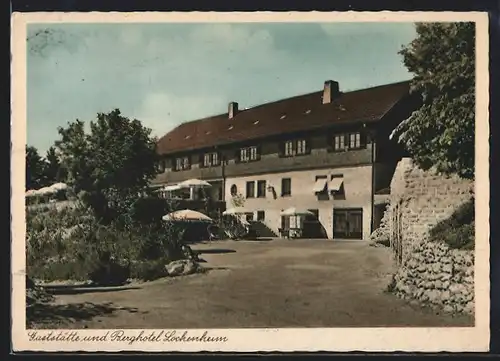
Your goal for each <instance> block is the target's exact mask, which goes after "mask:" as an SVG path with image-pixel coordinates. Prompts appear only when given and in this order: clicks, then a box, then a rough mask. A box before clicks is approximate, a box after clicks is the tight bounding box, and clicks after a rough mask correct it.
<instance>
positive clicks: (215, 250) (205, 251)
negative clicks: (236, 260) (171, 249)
mask: <svg viewBox="0 0 500 361" xmlns="http://www.w3.org/2000/svg"><path fill="white" fill-rule="evenodd" d="M235 252H236V251H235V250H234V249H227V248H212V249H197V250H196V253H198V254H221V253H235Z"/></svg>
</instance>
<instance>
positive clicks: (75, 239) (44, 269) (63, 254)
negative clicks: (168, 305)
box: [26, 204, 183, 283]
mask: <svg viewBox="0 0 500 361" xmlns="http://www.w3.org/2000/svg"><path fill="white" fill-rule="evenodd" d="M26 223H27V240H26V241H27V242H26V247H27V249H26V256H27V265H28V275H29V276H30V277H32V278H34V279H43V280H46V281H53V280H68V279H71V280H89V279H91V280H93V281H95V282H98V283H120V281H121V282H123V281H125V280H126V279H127V278H129V277H132V278H139V279H148V280H149V279H151V277H152V276H151V272H150V271H147V272H146V271H144V273H143V272H142V271H141V270H142V269H146V268H147V266H145V264H146V263H151V264H159V263H162V264H163V267H164V265H165V264H166V263H168V262H169V261H172V260H176V259H180V258H183V254H182V251H181V245H180V239H181V237H182V230H180V229H178V228H177V227H176V226H175V225H172V224H167V223H165V222H151V223H140V222H136V223H134V224H133V225H131V224H121V223H118V222H115V223H111V224H106V225H103V224H101V223H100V222H98V220H97V219H96V218H95V215H94V214H93V212H92V210H90V209H89V208H88V207H85V206H83V205H82V204H77V205H76V206H74V207H66V208H63V209H59V210H58V209H57V208H55V207H51V208H49V209H43V208H35V209H31V210H30V209H28V211H27V218H26ZM157 274H158V275H160V273H159V272H157ZM110 275H111V276H110ZM106 277H108V278H109V277H111V278H112V279H111V280H109V282H108V281H106Z"/></svg>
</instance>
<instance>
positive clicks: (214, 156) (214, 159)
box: [203, 152, 219, 167]
mask: <svg viewBox="0 0 500 361" xmlns="http://www.w3.org/2000/svg"><path fill="white" fill-rule="evenodd" d="M217 165H219V154H218V153H217V152H212V153H205V154H204V156H203V166H204V167H212V166H217Z"/></svg>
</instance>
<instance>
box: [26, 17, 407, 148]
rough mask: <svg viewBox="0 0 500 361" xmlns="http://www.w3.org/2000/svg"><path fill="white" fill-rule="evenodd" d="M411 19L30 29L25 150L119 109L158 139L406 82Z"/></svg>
mask: <svg viewBox="0 0 500 361" xmlns="http://www.w3.org/2000/svg"><path fill="white" fill-rule="evenodd" d="M414 37H415V30H414V26H413V24H411V23H246V24H244V23H218V24H215V23H206V24H192V23H191V24H187V23H185V24H179V23H177V24H174V23H170V24H138V23H123V24H90V23H88V24H75V23H73V24H57V25H56V24H54V25H52V24H41V25H39V24H31V25H30V26H29V28H28V44H27V45H28V48H27V52H28V53H27V54H28V63H27V76H28V79H27V81H28V84H27V87H28V99H27V100H28V134H27V137H28V138H27V139H28V144H29V145H34V146H36V147H37V148H38V149H39V150H40V151H41V152H42V153H45V151H46V150H47V149H48V148H49V147H50V146H51V145H52V144H53V143H54V141H55V140H56V139H58V134H57V127H58V126H65V125H66V124H67V123H68V122H69V121H73V120H75V119H77V118H78V119H80V120H84V121H86V122H88V121H89V120H92V119H94V118H95V117H96V114H97V113H98V112H108V111H110V110H112V109H114V108H119V109H120V110H121V111H122V113H123V115H125V116H127V117H131V118H137V119H139V120H141V121H142V122H143V124H144V125H145V126H147V127H149V128H151V129H152V130H153V135H156V136H162V135H163V134H164V133H166V132H167V131H169V130H170V129H172V128H173V127H175V126H176V125H177V124H179V123H182V122H184V121H188V120H193V119H197V118H201V117H205V116H210V115H214V114H220V113H224V112H226V111H227V104H228V102H230V101H236V102H238V103H239V105H240V108H247V107H251V106H254V105H258V104H261V103H265V102H269V101H273V100H278V99H282V98H287V97H291V96H295V95H299V94H304V93H308V92H312V91H317V90H320V89H321V88H322V86H323V82H324V81H325V80H327V79H333V80H337V81H338V82H339V83H340V88H341V90H343V91H347V90H354V89H359V88H364V87H369V86H375V85H380V84H385V83H390V82H395V81H401V80H406V79H409V78H410V77H411V75H410V74H409V73H408V72H407V71H406V69H405V67H404V66H403V64H402V61H401V56H400V55H398V54H397V52H398V50H399V49H400V48H401V46H402V45H406V44H408V43H409V42H410V41H411V40H412V39H413V38H414Z"/></svg>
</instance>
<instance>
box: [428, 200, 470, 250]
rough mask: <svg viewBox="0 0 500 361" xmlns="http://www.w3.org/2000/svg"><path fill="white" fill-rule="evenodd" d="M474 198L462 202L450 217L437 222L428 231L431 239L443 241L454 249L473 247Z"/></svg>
mask: <svg viewBox="0 0 500 361" xmlns="http://www.w3.org/2000/svg"><path fill="white" fill-rule="evenodd" d="M474 232H475V228H474V199H471V200H469V201H468V202H466V203H464V204H462V205H461V206H460V207H459V208H457V210H456V211H455V212H454V213H453V214H452V215H451V217H450V218H448V219H445V220H443V221H441V222H439V223H438V224H437V225H436V226H434V228H432V229H431V231H430V237H431V240H433V241H441V242H445V243H446V244H447V245H448V246H450V247H451V248H455V249H474V243H475V242H474V239H475V233H474Z"/></svg>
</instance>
